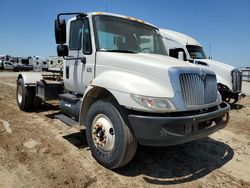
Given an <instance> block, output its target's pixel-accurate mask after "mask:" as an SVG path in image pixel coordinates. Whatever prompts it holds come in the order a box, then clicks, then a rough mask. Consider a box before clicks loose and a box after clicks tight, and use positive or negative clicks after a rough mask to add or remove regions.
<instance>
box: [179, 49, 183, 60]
mask: <svg viewBox="0 0 250 188" xmlns="http://www.w3.org/2000/svg"><path fill="white" fill-rule="evenodd" d="M178 59H179V60H182V61H184V53H183V52H182V51H179V52H178Z"/></svg>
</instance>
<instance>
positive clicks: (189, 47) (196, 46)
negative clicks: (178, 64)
mask: <svg viewBox="0 0 250 188" xmlns="http://www.w3.org/2000/svg"><path fill="white" fill-rule="evenodd" d="M186 48H187V51H188V54H189V56H190V58H191V59H207V56H206V54H205V52H204V50H203V48H202V46H198V45H189V44H187V45H186ZM191 48H192V49H191ZM192 51H195V52H200V53H201V54H202V58H199V57H198V58H197V57H196V58H192V57H191V55H190V52H192Z"/></svg>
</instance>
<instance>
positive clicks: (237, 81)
mask: <svg viewBox="0 0 250 188" xmlns="http://www.w3.org/2000/svg"><path fill="white" fill-rule="evenodd" d="M232 84H233V92H240V91H241V87H242V72H241V71H240V70H239V69H234V70H233V71H232Z"/></svg>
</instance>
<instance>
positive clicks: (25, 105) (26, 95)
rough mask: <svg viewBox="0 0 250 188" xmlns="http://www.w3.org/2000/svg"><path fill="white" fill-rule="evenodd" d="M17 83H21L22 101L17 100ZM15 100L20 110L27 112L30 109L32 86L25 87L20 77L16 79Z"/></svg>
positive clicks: (31, 106) (32, 96) (31, 107)
mask: <svg viewBox="0 0 250 188" xmlns="http://www.w3.org/2000/svg"><path fill="white" fill-rule="evenodd" d="M19 85H21V87H22V101H21V103H19V102H18V87H19ZM16 100H17V104H18V106H19V108H20V109H21V110H23V111H27V112H30V111H32V109H33V102H34V94H33V88H29V87H25V85H24V82H23V79H22V78H20V79H19V80H18V81H17V89H16Z"/></svg>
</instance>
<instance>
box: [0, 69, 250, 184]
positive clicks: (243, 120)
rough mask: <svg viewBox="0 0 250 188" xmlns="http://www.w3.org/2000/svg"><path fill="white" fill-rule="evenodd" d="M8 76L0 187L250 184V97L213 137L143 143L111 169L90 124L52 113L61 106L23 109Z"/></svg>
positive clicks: (2, 89)
mask: <svg viewBox="0 0 250 188" xmlns="http://www.w3.org/2000/svg"><path fill="white" fill-rule="evenodd" d="M1 75H3V76H1ZM8 75H11V74H10V73H9V74H8ZM8 75H7V76H6V73H2V72H0V187H4V188H6V187H15V188H16V187H156V186H157V187H188V188H189V187H192V188H194V187H199V188H200V187H250V97H246V98H245V99H243V100H242V101H241V102H240V103H239V104H237V105H234V106H232V110H231V112H230V117H231V119H230V122H229V125H228V126H227V127H226V128H225V129H223V130H220V131H218V132H216V133H214V134H213V135H211V136H210V137H208V138H205V139H202V140H198V141H193V142H190V143H186V144H183V145H179V146H172V147H161V148H154V147H143V146H139V148H138V151H137V153H136V155H135V157H134V159H133V160H132V161H131V163H130V164H129V165H127V166H125V167H123V168H121V169H118V170H114V171H111V170H108V169H105V168H104V167H102V166H100V165H99V164H98V163H97V162H96V161H95V160H94V159H93V158H92V157H91V153H90V151H89V148H88V146H87V143H86V138H85V129H84V127H70V126H67V125H65V124H64V123H62V122H61V121H59V120H57V119H55V118H54V115H55V114H57V113H58V112H59V110H58V108H57V107H56V106H54V107H52V106H49V105H45V106H44V107H43V108H42V109H40V110H39V111H36V112H32V113H26V112H22V111H20V110H19V108H18V107H17V104H16V100H15V86H16V84H15V77H11V78H10V77H8ZM12 76H13V74H12Z"/></svg>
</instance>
